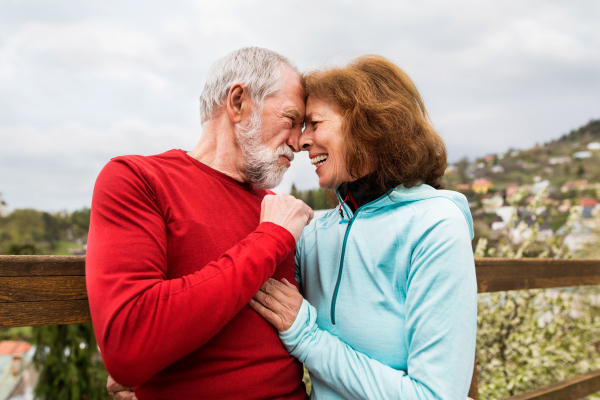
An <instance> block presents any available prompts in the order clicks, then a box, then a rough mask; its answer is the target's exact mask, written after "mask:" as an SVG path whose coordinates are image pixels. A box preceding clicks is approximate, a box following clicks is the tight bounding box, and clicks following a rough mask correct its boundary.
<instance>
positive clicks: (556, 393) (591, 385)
mask: <svg viewBox="0 0 600 400" xmlns="http://www.w3.org/2000/svg"><path fill="white" fill-rule="evenodd" d="M597 392H600V369H597V370H595V371H591V372H588V373H587V374H582V375H577V376H573V377H571V378H569V379H565V380H564V381H560V382H556V383H553V384H551V385H547V386H543V387H541V388H538V389H535V390H531V391H529V392H526V393H521V394H518V395H516V396H512V397H508V398H506V399H504V400H579V399H583V398H584V397H586V396H589V395H590V394H594V393H597Z"/></svg>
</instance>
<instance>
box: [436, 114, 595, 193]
mask: <svg viewBox="0 0 600 400" xmlns="http://www.w3.org/2000/svg"><path fill="white" fill-rule="evenodd" d="M538 177H539V178H538ZM478 178H485V179H487V180H489V181H491V182H492V183H493V185H494V189H504V188H506V186H508V185H509V184H519V185H523V184H531V183H533V182H534V180H535V181H539V180H548V181H549V182H550V183H551V184H552V186H554V187H557V188H560V187H561V186H562V185H563V184H564V183H566V182H568V181H574V180H587V181H588V182H600V120H594V121H590V122H589V123H588V124H586V125H585V126H582V127H581V128H579V129H577V130H573V131H571V132H569V133H568V134H565V135H563V136H562V137H560V138H559V139H556V140H552V141H551V142H548V143H545V144H543V145H536V146H535V147H533V148H531V149H528V150H524V151H520V150H515V149H509V150H508V151H506V152H505V153H497V154H489V155H487V156H485V157H481V158H477V159H475V160H474V161H472V162H469V161H468V160H467V159H463V160H461V161H459V162H457V163H454V164H451V165H450V166H449V168H448V170H447V171H446V175H445V176H444V183H445V185H446V187H448V188H449V189H457V188H463V189H464V188H465V187H466V186H465V185H467V184H472V183H473V182H474V180H475V179H478ZM461 184H462V185H461ZM459 185H461V186H459Z"/></svg>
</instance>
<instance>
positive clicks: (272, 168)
mask: <svg viewBox="0 0 600 400" xmlns="http://www.w3.org/2000/svg"><path fill="white" fill-rule="evenodd" d="M260 111H261V110H258V112H252V114H251V115H250V118H249V119H248V122H247V123H246V124H244V125H242V124H241V123H239V124H236V125H235V135H236V137H237V140H238V143H239V144H240V148H241V150H242V155H243V156H244V166H245V171H244V173H245V175H246V178H248V180H249V181H250V182H251V183H252V186H254V187H255V188H257V189H272V188H274V187H275V186H277V185H279V184H280V183H281V180H282V179H283V174H284V173H285V171H287V169H288V167H287V166H285V165H282V164H281V162H280V161H279V156H282V155H283V156H285V157H287V158H288V159H289V160H290V161H292V160H293V159H294V153H293V152H292V150H291V149H290V147H289V146H288V145H287V144H286V143H283V144H282V145H281V146H279V147H278V148H277V149H276V150H271V149H270V148H268V147H267V146H266V145H265V144H264V139H263V132H262V119H261V116H260V114H262V112H260Z"/></svg>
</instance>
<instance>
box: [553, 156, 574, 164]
mask: <svg viewBox="0 0 600 400" xmlns="http://www.w3.org/2000/svg"><path fill="white" fill-rule="evenodd" d="M548 162H549V163H550V164H552V165H556V164H567V163H570V162H571V157H569V156H561V157H552V158H550V159H549V160H548Z"/></svg>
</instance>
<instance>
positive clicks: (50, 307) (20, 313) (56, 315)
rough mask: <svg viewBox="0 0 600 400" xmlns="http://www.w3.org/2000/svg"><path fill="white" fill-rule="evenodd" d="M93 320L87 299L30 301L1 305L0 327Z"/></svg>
mask: <svg viewBox="0 0 600 400" xmlns="http://www.w3.org/2000/svg"><path fill="white" fill-rule="evenodd" d="M91 320H92V319H91V317H90V305H89V303H88V301H87V300H67V301H36V302H33V301H30V302H26V303H3V304H2V305H1V306H0V328H11V327H16V326H33V325H61V324H75V323H79V322H90V321H91Z"/></svg>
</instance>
